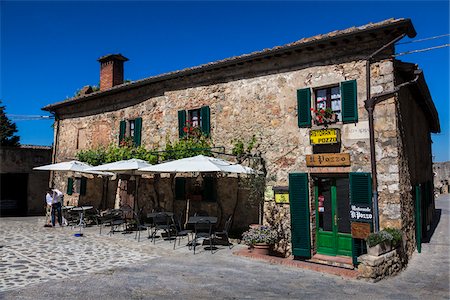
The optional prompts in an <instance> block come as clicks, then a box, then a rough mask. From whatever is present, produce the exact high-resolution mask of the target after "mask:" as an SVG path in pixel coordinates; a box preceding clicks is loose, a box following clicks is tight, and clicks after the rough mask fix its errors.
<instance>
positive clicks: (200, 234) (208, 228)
mask: <svg viewBox="0 0 450 300" xmlns="http://www.w3.org/2000/svg"><path fill="white" fill-rule="evenodd" d="M194 232H195V233H194V239H193V241H192V244H193V247H194V254H195V248H196V246H197V241H198V240H199V239H201V240H202V242H203V240H204V239H209V248H210V249H211V254H212V253H213V240H214V236H213V235H212V224H211V222H210V221H209V220H204V219H200V220H198V221H197V222H196V223H195V224H194Z"/></svg>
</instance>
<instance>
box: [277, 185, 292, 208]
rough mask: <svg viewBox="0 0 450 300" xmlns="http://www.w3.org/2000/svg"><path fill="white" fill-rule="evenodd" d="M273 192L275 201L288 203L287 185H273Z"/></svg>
mask: <svg viewBox="0 0 450 300" xmlns="http://www.w3.org/2000/svg"><path fill="white" fill-rule="evenodd" d="M273 192H274V194H275V202H276V203H280V204H282V203H289V187H287V186H274V187H273Z"/></svg>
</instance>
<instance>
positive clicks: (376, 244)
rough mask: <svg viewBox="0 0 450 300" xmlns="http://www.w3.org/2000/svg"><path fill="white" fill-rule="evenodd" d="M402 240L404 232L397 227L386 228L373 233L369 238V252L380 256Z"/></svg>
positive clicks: (367, 240)
mask: <svg viewBox="0 0 450 300" xmlns="http://www.w3.org/2000/svg"><path fill="white" fill-rule="evenodd" d="M401 241H402V233H401V231H400V230H398V229H395V228H386V229H383V230H381V231H379V232H374V233H371V234H370V235H369V236H368V237H367V239H366V243H367V254H369V255H372V256H379V255H381V254H384V253H386V252H389V251H391V250H392V248H395V247H397V246H398V245H399V244H400V242H401Z"/></svg>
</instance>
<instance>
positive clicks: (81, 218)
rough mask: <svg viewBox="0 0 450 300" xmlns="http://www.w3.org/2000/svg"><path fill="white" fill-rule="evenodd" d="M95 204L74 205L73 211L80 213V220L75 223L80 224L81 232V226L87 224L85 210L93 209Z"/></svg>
mask: <svg viewBox="0 0 450 300" xmlns="http://www.w3.org/2000/svg"><path fill="white" fill-rule="evenodd" d="M93 208H94V207H93V206H79V207H74V208H72V211H78V212H79V214H80V222H79V223H78V224H77V225H75V226H79V227H80V232H81V228H82V227H85V226H86V222H85V221H84V212H85V211H86V210H89V209H93Z"/></svg>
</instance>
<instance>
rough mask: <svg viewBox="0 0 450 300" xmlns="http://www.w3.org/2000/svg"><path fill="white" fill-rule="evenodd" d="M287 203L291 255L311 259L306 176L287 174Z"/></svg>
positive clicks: (304, 174) (302, 174) (303, 174)
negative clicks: (290, 234) (289, 215)
mask: <svg viewBox="0 0 450 300" xmlns="http://www.w3.org/2000/svg"><path fill="white" fill-rule="evenodd" d="M289 202H290V208H291V232H292V238H291V239H292V254H293V255H294V256H298V257H304V258H310V257H311V238H310V236H311V233H310V214H309V206H310V203H309V187H308V174H306V173H291V174H289Z"/></svg>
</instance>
